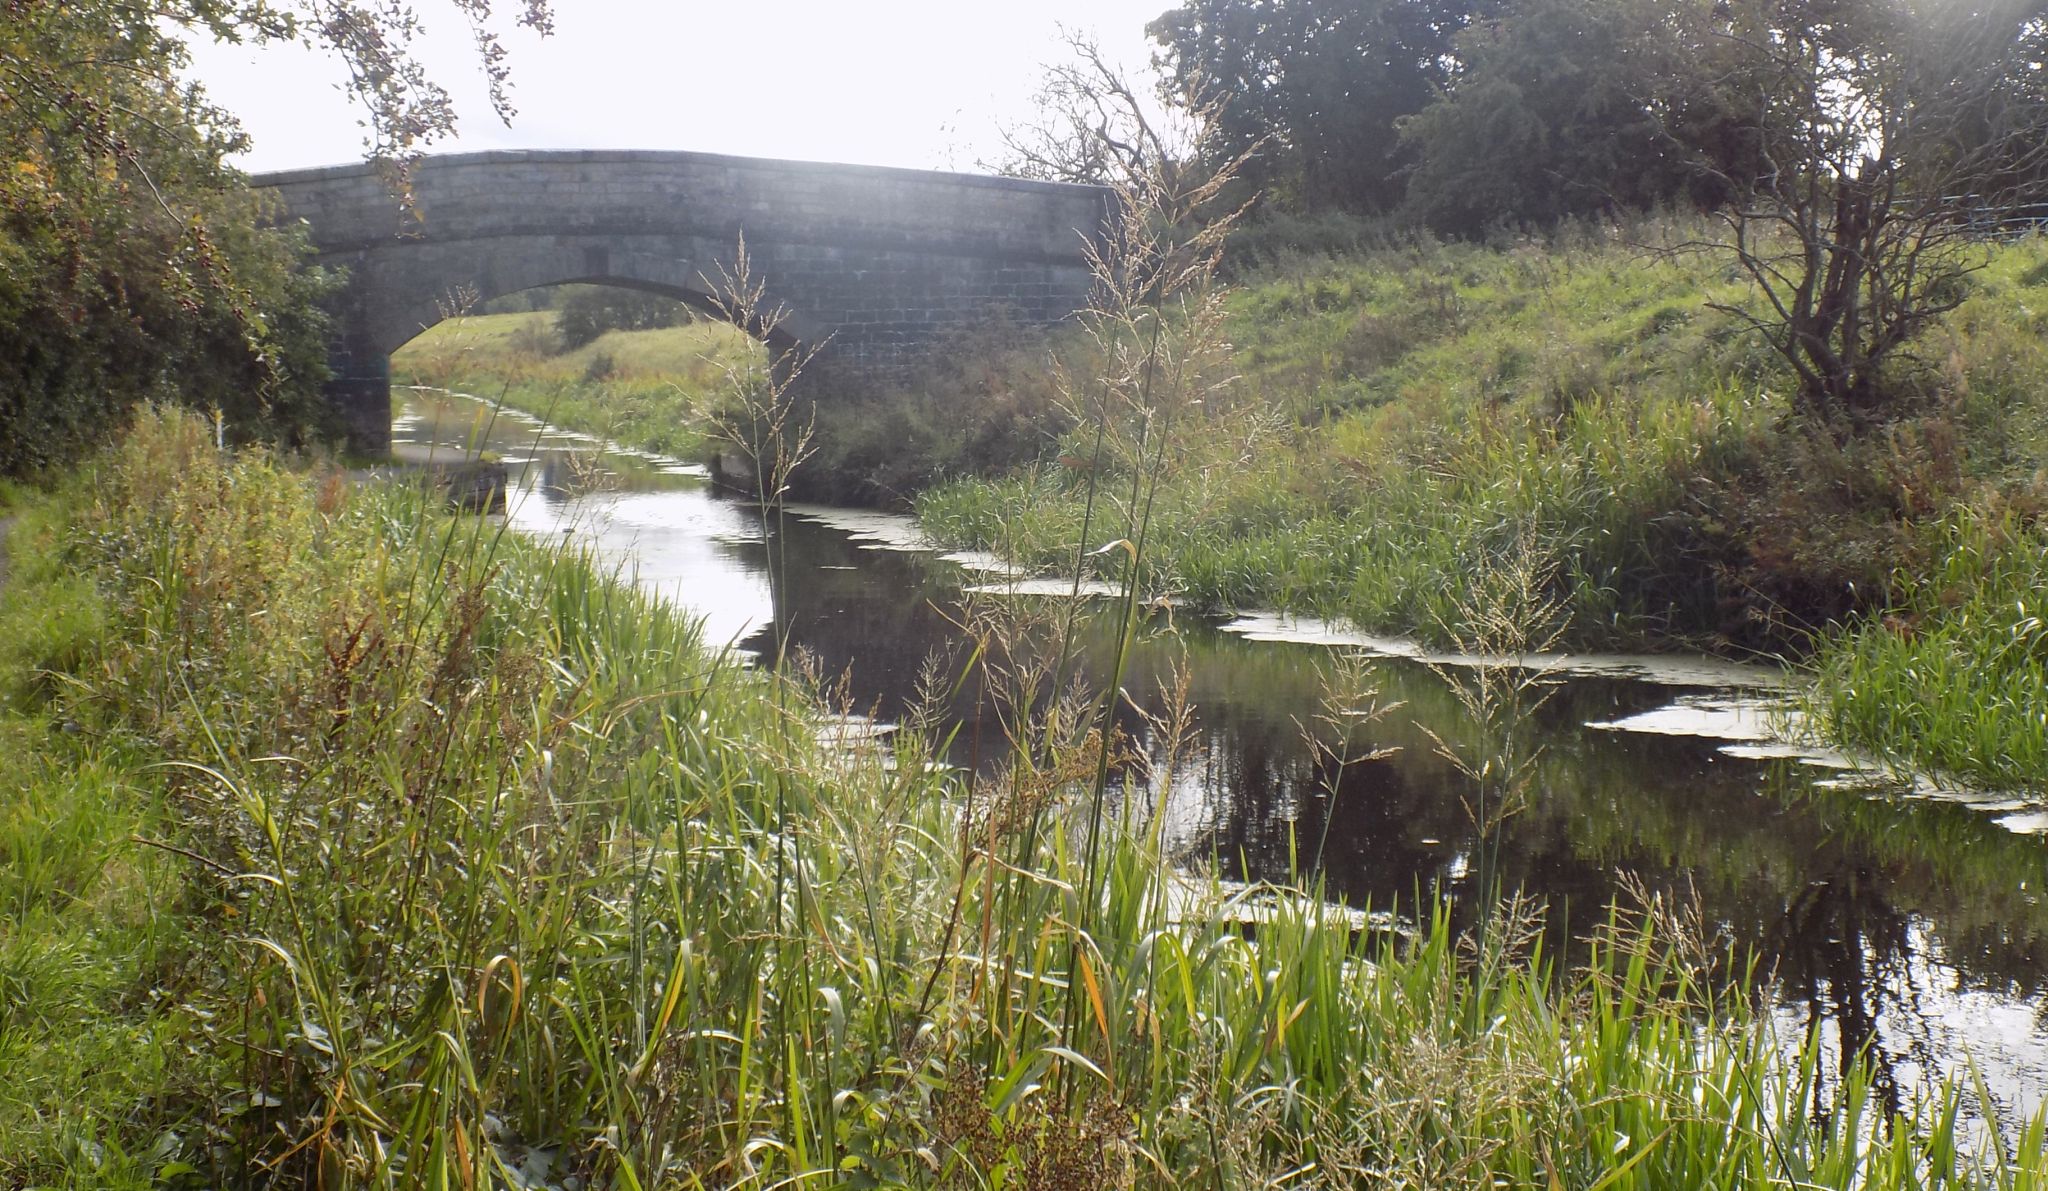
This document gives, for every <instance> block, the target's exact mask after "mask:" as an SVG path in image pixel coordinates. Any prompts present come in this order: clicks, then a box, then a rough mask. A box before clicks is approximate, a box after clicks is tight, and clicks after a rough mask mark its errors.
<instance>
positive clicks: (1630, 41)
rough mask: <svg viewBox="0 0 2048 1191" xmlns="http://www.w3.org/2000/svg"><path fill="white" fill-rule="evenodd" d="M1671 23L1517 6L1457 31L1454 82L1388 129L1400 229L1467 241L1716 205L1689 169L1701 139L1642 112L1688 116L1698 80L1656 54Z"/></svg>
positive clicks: (1601, 6)
mask: <svg viewBox="0 0 2048 1191" xmlns="http://www.w3.org/2000/svg"><path fill="white" fill-rule="evenodd" d="M1670 23H1671V15H1670V6H1669V5H1668V4H1659V3H1649V2H1636V0H1626V2H1617V0H1515V2H1514V3H1512V4H1509V5H1506V6H1505V7H1504V9H1503V11H1502V12H1501V14H1500V15H1499V16H1498V17H1497V18H1496V19H1493V20H1488V21H1483V22H1479V23H1477V24H1474V25H1473V26H1472V27H1470V28H1468V29H1467V30H1465V31H1464V32H1463V33H1461V34H1460V35H1459V36H1458V38H1457V41H1456V52H1457V56H1458V62H1459V69H1458V72H1457V76H1456V79H1455V81H1454V83H1453V84H1452V85H1451V86H1449V87H1448V88H1446V89H1445V90H1444V91H1442V92H1441V93H1440V94H1439V95H1437V96H1436V97H1435V98H1434V101H1433V102H1431V103H1430V104H1428V106H1426V107H1424V108H1421V109H1420V110H1418V111H1417V112H1416V113H1415V114H1414V115H1412V116H1408V117H1406V118H1404V119H1403V120H1402V121H1401V122H1400V124H1399V127H1400V135H1401V140H1402V143H1403V145H1404V146H1405V147H1406V148H1407V150H1408V151H1409V152H1410V153H1411V154H1412V155H1413V157H1414V162H1415V164H1414V169H1413V171H1412V172H1411V173H1410V174H1409V175H1408V178H1407V192H1406V196H1405V200H1404V203H1403V207H1402V212H1403V214H1404V216H1405V217H1406V218H1407V219H1409V220H1411V221H1413V222H1415V223H1418V224H1421V225H1423V226H1426V227H1429V228H1432V229H1434V230H1436V231H1439V232H1443V233H1448V234H1455V235H1463V236H1475V235H1480V234H1483V233H1485V232H1486V231H1488V230H1489V229H1491V228H1494V227H1497V226H1502V225H1505V226H1507V227H1522V226H1535V227H1552V226H1555V225H1556V224H1557V223H1558V222H1559V221H1560V220H1563V219H1566V218H1572V217H1585V216H1592V215H1601V214H1613V213H1617V212H1628V211H1645V210H1650V209H1652V208H1655V207H1657V206H1659V205H1661V204H1665V203H1670V202H1673V201H1679V200H1683V201H1689V202H1692V203H1696V204H1701V205H1710V204H1711V203H1713V202H1715V201H1717V200H1718V199H1720V198H1724V197H1726V194H1725V188H1723V187H1721V186H1720V185H1719V184H1718V183H1716V182H1715V181H1714V180H1712V179H1710V178H1708V177H1707V176H1706V175H1705V174H1704V172H1703V171H1701V170H1700V169H1699V167H1698V165H1697V164H1696V162H1695V161H1694V153H1693V152H1692V148H1693V144H1694V142H1693V140H1692V138H1693V137H1694V136H1696V135H1697V134H1698V133H1699V132H1700V131H1701V130H1700V129H1698V128H1696V127H1687V126H1684V125H1683V124H1681V123H1680V122H1679V121H1678V120H1676V119H1663V118H1660V114H1659V113H1658V112H1657V111H1653V110H1652V109H1651V107H1650V106H1649V105H1648V104H1647V103H1646V101H1645V97H1647V96H1650V95H1652V94H1657V95H1660V96H1662V97H1663V99H1664V108H1665V109H1666V110H1667V111H1671V112H1680V111H1689V110H1690V109H1689V108H1688V105H1687V103H1686V99H1687V90H1688V88H1693V87H1696V86H1697V85H1698V81H1697V80H1696V79H1693V78H1690V77H1688V76H1686V75H1684V74H1683V73H1682V72H1679V71H1677V70H1675V69H1674V66H1675V64H1676V62H1677V60H1676V59H1675V58H1674V56H1673V55H1672V54H1671V53H1670V52H1668V50H1667V48H1666V47H1664V46H1663V45H1660V41H1662V40H1663V39H1664V38H1665V37H1666V36H1668V34H1667V32H1666V31H1667V30H1668V28H1669V25H1670ZM1692 106H1693V107H1697V105H1696V104H1694V105H1692Z"/></svg>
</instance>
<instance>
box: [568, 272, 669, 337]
mask: <svg viewBox="0 0 2048 1191" xmlns="http://www.w3.org/2000/svg"><path fill="white" fill-rule="evenodd" d="M566 288H567V289H568V294H567V296H566V297H564V298H563V299H562V302H561V305H560V307H559V308H558V309H557V310H556V312H555V335H556V337H557V338H558V339H559V340H560V346H559V348H558V349H557V350H558V351H564V352H569V351H575V350H576V349H577V348H579V347H583V346H584V345H586V344H589V343H595V342H596V341H597V339H598V337H599V336H601V335H603V334H604V333H605V332H606V331H652V330H656V329H658V328H661V327H680V326H682V325H683V324H684V323H687V322H689V321H690V317H691V316H690V308H689V307H687V306H685V305H683V304H682V303H681V302H678V301H677V300H675V299H674V298H665V297H662V296H661V295H660V294H650V293H645V292H642V291H640V290H630V289H620V288H617V287H615V286H607V285H578V286H570V287H566Z"/></svg>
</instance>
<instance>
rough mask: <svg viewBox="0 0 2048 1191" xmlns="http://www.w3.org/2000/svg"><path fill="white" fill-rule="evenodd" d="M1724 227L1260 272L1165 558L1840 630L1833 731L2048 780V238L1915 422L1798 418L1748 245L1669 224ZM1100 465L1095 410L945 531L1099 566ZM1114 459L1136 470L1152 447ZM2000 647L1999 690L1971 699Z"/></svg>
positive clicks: (1786, 631) (1290, 601)
mask: <svg viewBox="0 0 2048 1191" xmlns="http://www.w3.org/2000/svg"><path fill="white" fill-rule="evenodd" d="M1706 230H1707V229H1703V228H1696V227H1689V226H1685V225H1681V224H1673V223H1670V222H1658V223H1649V224H1644V225H1640V226H1634V227H1629V228H1621V229H1577V230H1573V231H1568V232H1566V233H1563V234H1560V235H1559V236H1558V237H1556V238H1554V239H1550V240H1545V241H1541V242H1536V241H1529V242H1522V243H1517V244H1514V245H1511V246H1505V247H1502V246H1493V247H1486V246H1479V245H1469V244H1467V245H1454V244H1436V243H1428V242H1423V243H1410V244H1404V245H1397V246H1390V247H1384V248H1379V249H1373V250H1365V251H1361V252H1359V253H1356V254H1354V255H1351V256H1346V257H1342V258H1330V257H1317V256H1306V255H1295V256H1289V255H1287V254H1284V253H1283V254H1281V256H1280V259H1278V260H1274V259H1270V258H1269V259H1268V260H1267V261H1266V262H1265V263H1263V264H1261V265H1258V266H1256V267H1255V268H1253V269H1251V271H1250V272H1249V273H1248V274H1247V275H1246V276H1245V277H1244V278H1243V279H1242V284H1241V285H1240V286H1239V288H1238V289H1237V291H1236V292H1235V293H1234V294H1233V296H1232V297H1231V299H1230V317H1229V320H1228V323H1227V334H1228V336H1229V338H1230V340H1231V342H1232V344H1233V345H1234V361H1235V365H1236V369H1237V377H1236V380H1235V382H1234V383H1233V384H1231V385H1229V386H1227V387H1225V388H1224V389H1221V390H1219V391H1217V392H1216V393H1214V394H1212V395H1211V396H1210V398H1209V400H1208V401H1207V402H1206V408H1205V410H1204V411H1203V413H1202V415H1201V416H1199V417H1195V418H1191V419H1188V420H1186V421H1185V422H1183V423H1182V424H1181V425H1179V426H1178V427H1176V428H1175V431H1174V435H1175V437H1174V439H1173V442H1172V445H1171V448H1170V449H1169V450H1168V451H1166V452H1165V454H1164V455H1163V456H1162V459H1163V461H1164V463H1165V466H1166V468H1167V473H1166V476H1165V479H1164V483H1163V485H1162V488H1161V491H1160V493H1159V496H1158V500H1157V503H1156V505H1155V506H1154V508H1155V516H1154V528H1153V550H1154V551H1155V553H1154V573H1153V575H1152V576H1151V579H1150V582H1151V583H1152V585H1153V586H1154V588H1155V589H1158V590H1163V591H1169V592H1173V593H1175V594H1178V595H1179V596H1181V597H1182V598H1183V599H1185V600H1186V601H1187V602H1189V603H1190V604H1192V605H1193V606H1195V607H1198V608H1204V609H1216V610H1227V609H1232V608H1243V607H1275V606H1277V607H1281V608H1287V609H1293V610H1298V611H1302V612H1308V613H1314V614H1319V615H1327V616H1337V617H1343V618H1346V619H1349V620H1351V621H1354V622H1356V623H1358V624H1359V625H1361V626H1363V627H1365V628H1367V629H1369V630H1376V631H1385V632H1392V633H1401V634H1413V635H1418V636H1421V637H1424V638H1430V639H1435V640H1438V641H1444V642H1453V641H1467V642H1469V641H1472V640H1475V639H1477V638H1478V637H1479V636H1480V635H1482V633H1483V628H1484V626H1483V625H1478V624H1475V623H1473V622H1472V621H1471V620H1470V618H1469V617H1468V616H1467V615H1466V614H1465V612H1464V608H1465V607H1466V606H1468V605H1470V604H1472V603H1474V601H1473V600H1472V599H1471V598H1470V596H1471V593H1472V591H1473V589H1474V588H1475V586H1482V585H1483V584H1484V583H1485V582H1486V579H1485V577H1486V576H1487V575H1489V574H1495V573H1499V572H1501V571H1502V570H1503V569H1504V568H1503V564H1504V563H1508V564H1512V565H1508V566H1506V567H1505V569H1507V570H1509V571H1513V570H1515V569H1516V568H1517V567H1523V568H1526V567H1527V566H1530V565H1533V566H1534V567H1535V568H1536V569H1537V570H1538V571H1539V572H1540V574H1541V577H1542V585H1541V595H1542V597H1543V598H1542V600H1541V606H1542V608H1543V610H1544V612H1545V616H1546V624H1545V625H1544V626H1542V627H1543V629H1544V631H1545V632H1546V634H1547V633H1550V632H1554V633H1555V634H1556V640H1557V642H1558V643H1559V644H1561V645H1564V646H1568V647H1575V648H1592V649H1645V648H1647V649H1668V648H1674V647H1680V648H1685V647H1691V648H1707V649H1713V650H1718V651H1724V652H1733V653H1736V654H1742V653H1745V652H1751V651H1761V652H1765V653H1772V654H1780V655H1787V656H1793V657H1806V656H1810V655H1812V654H1813V653H1814V652H1815V651H1816V650H1818V652H1819V654H1820V656H1821V659H1822V660H1821V672H1822V675H1823V678H1824V682H1825V683H1826V685H1827V687H1828V691H1827V693H1825V694H1824V695H1823V696H1822V699H1821V703H1822V715H1821V716H1820V722H1822V723H1823V724H1824V725H1826V726H1827V727H1828V729H1829V730H1830V731H1831V732H1833V733H1834V734H1835V735H1836V736H1837V738H1838V739H1841V740H1842V741H1844V742H1846V743H1850V744H1854V745H1857V746H1858V747H1865V748H1873V749H1876V750H1878V751H1881V752H1884V753H1887V754H1889V755H1893V756H1897V757H1899V758H1901V759H1902V760H1906V761H1908V762H1910V763H1913V764H1916V765H1920V766H1922V767H1932V768H1936V769H1938V770H1940V771H1942V772H1944V773H1949V774H1953V775H1955V776H1957V777H1958V778H1963V779H1967V780H1972V781H1985V780H1993V781H1997V782H1999V783H2001V784H2004V785H2007V786H2025V787H2031V788H2035V789H2041V788H2048V756H2043V755H2042V752H2041V749H2040V748H2039V747H2037V746H2038V739H2035V740H2034V741H2031V742H2030V741H2028V740H2025V739H2022V737H2024V736H2025V733H2026V732H2027V731H2028V730H2029V729H2028V728H2027V727H2026V725H2029V724H2038V723H2039V722H2040V720H2041V717H2042V715H2043V714H2044V713H2048V686H2044V685H2043V684H2042V682H2041V680H2040V677H2039V675H2040V672H2041V667H2042V665H2043V663H2044V662H2048V651H2044V650H2043V649H2042V648H2041V647H2040V646H2039V645H2038V644H2037V643H2036V642H2035V640H2034V638H2032V637H2031V636H2029V635H2028V632H2027V631H2022V630H2024V626H2025V624H2026V623H2027V622H2028V618H2029V617H2031V616H2032V615H2034V613H2035V611H2036V610H2035V609H2033V608H2032V607H2031V605H2030V604H2029V605H2028V606H2026V607H2025V608H2022V607H2021V605H2022V604H2024V603H2026V601H2025V600H2024V598H2023V589H2024V588H2025V587H2026V585H2027V583H2029V582H2030V581H2031V580H2030V579H2028V578H2027V577H2026V576H2032V575H2036V574H2037V573H2038V572H2039V570H2040V563H2039V558H2040V539H2039V529H2038V527H2039V525H2040V524H2041V520H2040V519H2041V516H2042V513H2043V511H2044V509H2048V486H2044V483H2048V482H2044V480H2043V479H2042V476H2043V475H2044V474H2048V472H2044V470H2043V469H2044V466H2048V401H2044V399H2043V394H2044V393H2048V345H2044V339H2043V335H2042V332H2043V330H2044V326H2043V323H2042V318H2043V315H2042V313H2041V312H2042V311H2048V242H2044V241H2043V240H2042V239H2040V238H2038V237H2037V238H2033V239H2029V240H2024V241H2020V242H2017V243H2004V244H1987V245H1986V246H1985V247H1984V249H1983V251H1984V254H1985V256H1984V259H1985V261H1986V263H1987V267H1986V268H1985V269H1983V270H1982V271H1980V272H1978V273H1976V274H1974V275H1973V276H1972V277H1971V278H1970V279H1969V281H1968V282H1967V294H1966V296H1965V300H1964V301H1963V302H1962V304H1961V305H1960V307H1959V308H1958V309H1956V310H1955V311H1953V312H1951V313H1950V314H1949V315H1948V316H1947V317H1946V318H1945V319H1944V320H1942V321H1941V322H1940V323H1939V324H1937V325H1936V326H1934V327H1933V328H1932V329H1930V330H1928V331H1926V332H1924V333H1923V334H1922V335H1921V337H1920V339H1919V340H1918V341H1917V342H1916V344H1915V345H1914V350H1913V351H1912V352H1911V353H1910V358H1909V359H1907V360H1905V361H1903V362H1901V363H1900V365H1899V366H1898V367H1897V368H1896V369H1895V371H1894V375H1893V377H1892V382H1891V383H1892V384H1893V387H1894V390H1895V392H1896V393H1897V394H1898V398H1897V400H1896V401H1895V403H1894V405H1893V407H1892V409H1891V411H1890V414H1889V416H1888V419H1887V420H1886V421H1884V422H1883V423H1881V424H1877V425H1871V426H1865V427H1863V428H1861V429H1859V430H1857V431H1855V432H1848V431H1845V429H1844V428H1843V427H1839V426H1835V427H1830V426H1819V425H1815V424H1812V423H1811V422H1808V421H1805V420H1802V419H1801V418H1799V417H1796V416H1795V415H1794V413H1793V410H1792V409H1791V406H1790V403H1789V401H1788V400H1787V398H1786V396H1785V394H1786V393H1787V392H1788V391H1789V389H1790V388H1791V385H1790V382H1789V378H1788V377H1787V376H1786V375H1784V374H1783V372H1782V371H1781V368H1780V365H1779V364H1778V363H1777V361H1776V360H1775V358H1774V357H1772V356H1771V355H1770V354H1769V353H1768V352H1767V351H1766V350H1765V349H1764V347H1763V346H1762V344H1761V342H1760V340H1758V339H1757V338H1756V337H1755V336H1754V335H1752V334H1749V333H1747V332H1746V331H1745V330H1744V329H1743V327H1742V326H1741V324H1740V322H1739V320H1737V319H1736V318H1735V317H1733V316H1731V315H1728V314H1725V313H1720V312H1717V311H1716V310H1714V309H1713V306H1714V305H1716V304H1719V305H1741V304H1743V303H1745V302H1748V301H1751V300H1753V299H1752V297H1751V295H1750V292H1749V290H1748V288H1747V286H1746V283H1745V282H1743V281H1742V280H1740V279H1739V278H1738V277H1736V276H1735V275H1734V274H1733V273H1731V272H1730V271H1729V270H1728V268H1727V267H1726V265H1725V263H1724V262H1722V261H1721V260H1720V259H1719V258H1716V257H1713V256H1710V255H1700V254H1687V253H1681V252H1668V251H1659V250H1655V249H1654V248H1652V247H1647V246H1648V245H1654V244H1657V243H1667V244H1677V243H1681V242H1683V241H1685V240H1686V239H1688V238H1690V237H1692V236H1695V235H1699V234H1704V232H1705V231H1706ZM1089 459H1090V455H1089V446H1088V442H1087V439H1086V435H1085V434H1084V433H1077V432H1069V433H1068V434H1067V435H1066V436H1065V437H1064V438H1063V439H1062V440H1061V441H1060V442H1059V443H1058V444H1057V445H1056V446H1055V447H1054V448H1052V449H1051V450H1049V451H1048V452H1047V453H1046V454H1045V456H1043V457H1042V459H1041V460H1040V461H1039V462H1038V463H1036V464H1035V465H1033V466H1030V467H1026V468H1021V469H1017V470H1015V471H1012V472H1010V473H1008V474H985V475H982V476H979V477H976V478H971V479H965V480H961V481H957V482H954V483H950V484H944V485H941V486H938V487H936V488H934V489H932V490H930V491H927V492H926V493H924V494H923V495H922V496H921V497H920V499H919V503H918V511H919V514H920V516H921V517H922V519H923V520H924V523H925V525H926V527H927V529H928V530H930V531H931V532H933V533H934V534H935V535H937V536H939V537H941V538H943V539H946V540H948V541H952V542H956V543H959V544H963V545H973V546H977V547H982V548H988V549H995V550H998V551H1002V552H1006V553H1009V554H1011V555H1013V556H1015V557H1018V558H1021V559H1023V560H1025V561H1028V562H1030V563H1032V564H1035V565H1041V566H1047V567H1052V566H1058V565H1061V563H1062V560H1063V559H1065V560H1068V562H1067V565H1070V564H1071V551H1070V549H1069V548H1068V546H1067V544H1068V543H1070V542H1071V541H1072V540H1073V535H1074V534H1075V533H1076V532H1077V531H1078V529H1079V526H1080V524H1081V522H1082V518H1083V515H1084V507H1085V502H1086V496H1087V493H1088V491H1089V490H1090V485H1089V482H1088V481H1089V474H1088V470H1089V468H1088V462H1087V461H1088V460H1089ZM1107 469H1108V470H1107V474H1108V475H1110V476H1111V478H1112V479H1113V481H1115V482H1112V483H1111V484H1109V485H1108V490H1109V491H1111V492H1113V493H1122V492H1125V491H1127V490H1128V488H1129V486H1128V485H1127V484H1124V483H1122V482H1121V477H1123V476H1124V475H1126V474H1127V472H1128V470H1129V469H1128V467H1127V466H1126V465H1124V464H1121V463H1119V462H1118V461H1115V460H1111V461H1110V462H1109V464H1108V465H1107ZM1987 525H1989V526H1992V527H1994V528H1992V529H1989V530H1986V529H1984V528H1983V527H1984V526H1987ZM1972 527H1976V528H1972ZM1110 536H1114V535H1110ZM1964 538H1968V539H1970V540H1971V541H1972V542H1974V545H1971V546H1969V547H1967V548H1963V547H1959V546H1958V542H1959V541H1960V540H1961V539H1964ZM1111 562H1113V559H1110V558H1108V557H1104V558H1103V559H1101V560H1099V565H1105V566H1106V565H1108V564H1109V563H1111ZM1929 576H1934V577H1933V578H1929ZM1477 603H1478V604H1480V605H1485V604H1487V603H1488V600H1487V599H1486V598H1481V599H1479V600H1478V601H1477ZM1991 604H1997V605H1998V607H1999V609H2002V611H1997V612H1993V611H1991V610H1990V605H1991ZM1971 609H1976V610H1975V611H1971ZM1902 627H1906V628H1908V629H1909V630H1910V631H1906V632H1901V631H1900V630H1901V628H1902ZM2016 633H2017V634H2018V636H2017V637H2016V636H2015V634H2016ZM2022 638H2023V639H2024V640H2022ZM2015 642H2018V643H2017V644H2016V643H2015ZM1994 654H1995V655H1997V660H1996V662H1995V663H1994V662H1992V661H1991V660H1990V659H1991V658H1992V657H1993V655H1994ZM1983 665H1994V667H1995V668H1994V670H1993V671H1988V672H1987V671H1984V670H1983V669H1982V666H1983ZM1980 673H1995V674H1996V675H1997V678H1996V682H1997V684H1998V691H1997V694H1996V696H1995V698H1992V699H1990V700H1987V702H1989V703H1992V704H1995V705H1996V706H1995V707H1993V708H1985V707H1978V706H1974V704H1975V703H1976V702H1978V701H1979V692H1978V690H1977V689H1976V687H1975V686H1974V685H1973V683H1974V682H1975V678H1974V677H1973V676H1975V675H1978V674H1980ZM1916 705H1917V706H1918V707H1920V708H1937V707H1938V708H1942V709H1943V710H1940V711H1938V712H1934V711H1927V712H1924V713H1923V711H1922V710H1914V709H1913V708H1915V707H1916ZM1930 717H1932V718H1930ZM2034 736H2035V738H2038V736H2039V733H2038V731H2035V732H2034Z"/></svg>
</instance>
